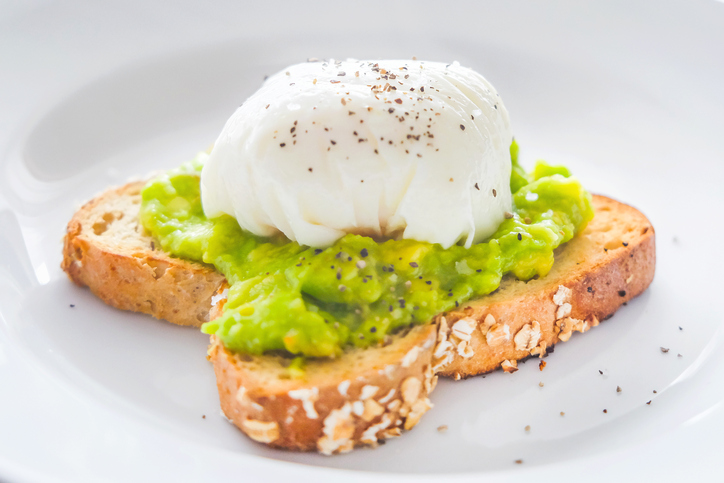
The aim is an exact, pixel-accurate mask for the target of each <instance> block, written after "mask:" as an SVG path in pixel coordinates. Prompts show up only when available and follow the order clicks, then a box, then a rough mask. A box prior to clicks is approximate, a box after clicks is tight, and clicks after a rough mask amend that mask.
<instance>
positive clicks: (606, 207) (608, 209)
mask: <svg viewBox="0 0 724 483" xmlns="http://www.w3.org/2000/svg"><path fill="white" fill-rule="evenodd" d="M596 211H599V212H600V211H611V207H610V206H602V207H601V208H598V209H597V210H596Z"/></svg>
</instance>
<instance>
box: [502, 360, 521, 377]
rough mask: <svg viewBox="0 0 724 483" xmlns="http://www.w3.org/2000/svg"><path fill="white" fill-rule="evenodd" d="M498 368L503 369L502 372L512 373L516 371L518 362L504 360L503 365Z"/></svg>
mask: <svg viewBox="0 0 724 483" xmlns="http://www.w3.org/2000/svg"><path fill="white" fill-rule="evenodd" d="M500 367H502V368H503V370H504V371H505V372H507V373H509V374H512V373H514V372H515V371H517V370H518V361H516V360H512V361H511V360H507V359H506V360H504V361H503V363H502V364H501V365H500Z"/></svg>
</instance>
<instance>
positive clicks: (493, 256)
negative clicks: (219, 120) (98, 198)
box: [140, 142, 593, 357]
mask: <svg viewBox="0 0 724 483" xmlns="http://www.w3.org/2000/svg"><path fill="white" fill-rule="evenodd" d="M510 152H511V162H512V164H513V171H512V176H511V180H510V186H511V191H512V193H513V204H514V210H513V213H512V214H511V215H512V216H510V217H508V215H506V220H505V221H503V223H501V225H500V226H499V227H498V230H497V231H496V232H495V233H494V234H493V235H492V236H491V237H490V238H489V239H488V240H486V241H484V242H482V243H478V244H475V245H473V246H471V247H470V248H464V247H463V246H459V245H455V246H452V247H450V248H448V249H443V248H442V247H441V246H440V245H433V244H430V243H425V242H418V241H415V240H387V241H384V242H379V241H375V240H374V239H372V238H369V237H365V236H359V235H351V234H349V235H346V236H344V237H343V238H341V239H340V240H338V241H337V242H336V243H335V244H334V245H332V246H331V247H329V248H326V249H315V248H313V247H308V246H303V245H299V244H298V243H296V242H292V241H290V240H288V239H287V238H285V237H283V236H279V237H273V238H262V237H258V236H255V235H253V234H251V233H249V232H246V231H244V230H242V229H241V228H240V227H239V225H238V224H237V222H236V220H235V219H234V218H232V217H230V216H226V215H225V216H221V217H218V218H214V219H208V218H206V217H205V216H204V212H203V209H202V207H201V197H200V186H199V176H200V173H201V169H202V167H203V163H204V161H205V159H206V158H207V155H206V154H203V153H202V154H199V155H198V156H197V157H196V158H195V159H194V160H193V161H191V162H189V163H186V164H184V165H183V166H181V167H180V168H178V169H174V170H171V171H169V172H167V173H165V174H163V175H161V176H160V177H158V178H156V179H154V180H152V181H150V182H149V183H148V184H147V185H146V187H145V188H144V190H143V202H142V205H141V212H140V217H141V223H142V224H143V226H144V227H145V228H146V229H147V230H148V231H149V232H150V233H151V234H152V235H153V236H154V237H155V238H156V239H157V240H158V242H160V244H161V247H162V248H163V249H164V250H165V251H167V252H168V253H170V254H172V255H173V256H176V257H180V258H185V259H188V260H194V261H198V262H204V263H207V264H211V265H213V266H214V267H216V269H217V270H218V271H219V272H221V273H223V274H224V276H226V279H227V280H228V282H229V284H230V289H229V292H228V296H227V302H226V304H225V306H224V310H223V315H222V316H221V317H219V318H217V319H216V320H213V321H211V322H207V323H205V324H204V325H203V327H202V329H201V330H202V331H203V332H205V333H207V334H214V335H216V336H217V337H218V338H219V339H220V340H221V342H222V343H223V344H224V346H225V347H226V348H228V349H229V350H231V351H233V352H240V353H248V354H262V353H265V352H269V351H283V352H287V353H291V354H294V355H298V356H307V357H325V356H331V357H333V356H336V355H338V354H340V353H341V352H342V351H343V350H344V349H345V347H349V346H357V347H368V346H373V345H377V344H380V343H382V342H383V341H384V339H385V338H386V337H388V336H389V335H390V334H393V333H394V332H395V331H396V330H399V329H401V328H403V327H404V326H409V325H410V324H422V323H425V322H427V321H429V320H431V319H432V318H433V317H434V316H435V315H437V314H439V313H440V312H444V311H449V310H452V309H455V308H456V307H458V306H460V305H461V304H463V303H465V302H466V301H468V300H470V299H473V298H476V297H480V296H483V295H486V294H489V293H491V292H493V291H494V290H495V289H496V288H498V286H499V284H500V280H501V278H502V277H503V275H505V274H507V273H511V274H513V275H514V276H516V277H517V278H519V279H521V280H528V279H531V278H533V277H535V276H541V277H542V276H545V275H546V274H547V273H548V272H549V271H550V269H551V267H552V266H553V251H554V250H555V249H556V247H558V246H559V245H561V244H562V243H565V242H567V241H568V240H570V239H571V238H572V237H573V236H575V235H576V234H577V233H579V232H580V231H582V230H583V229H584V228H585V226H586V224H587V223H588V222H589V221H590V220H591V219H592V218H593V208H592V206H591V196H590V195H589V194H588V193H587V192H586V191H585V190H584V189H583V187H582V186H581V184H580V182H579V181H578V180H577V179H576V178H573V177H571V176H570V173H569V172H568V170H567V169H566V168H563V167H554V166H550V165H548V164H545V163H543V162H540V161H539V162H538V163H537V165H536V166H535V169H534V170H533V172H532V173H526V172H525V171H524V170H523V169H522V168H521V167H520V165H519V164H518V161H517V157H518V146H517V145H516V143H515V142H513V145H512V146H511V149H510Z"/></svg>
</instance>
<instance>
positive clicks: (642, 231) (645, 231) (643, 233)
mask: <svg viewBox="0 0 724 483" xmlns="http://www.w3.org/2000/svg"><path fill="white" fill-rule="evenodd" d="M648 232H649V227H648V226H646V227H644V228H643V229H642V230H641V234H642V235H645V234H646V233H648Z"/></svg>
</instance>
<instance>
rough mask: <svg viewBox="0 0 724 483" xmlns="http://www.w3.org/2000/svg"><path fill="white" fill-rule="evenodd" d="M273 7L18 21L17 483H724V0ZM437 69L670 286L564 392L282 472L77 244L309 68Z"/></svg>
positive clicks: (553, 367)
mask: <svg viewBox="0 0 724 483" xmlns="http://www.w3.org/2000/svg"><path fill="white" fill-rule="evenodd" d="M264 5H265V6H264V7H260V6H258V5H255V4H249V5H237V2H232V1H231V0H229V1H227V2H213V4H212V2H202V3H199V4H192V3H189V4H188V5H177V6H175V7H174V8H173V9H171V7H170V6H166V5H165V4H163V5H162V4H160V3H159V4H150V5H149V4H147V3H146V2H141V1H140V0H139V1H135V2H121V1H118V2H102V3H97V4H91V3H88V2H85V3H84V4H83V5H81V2H77V3H76V2H65V3H64V5H60V4H59V3H54V2H53V3H51V2H24V3H21V2H16V3H12V2H11V4H6V6H5V7H3V9H2V11H1V12H0V59H3V60H2V62H0V106H2V108H1V109H0V153H2V158H0V480H3V481H6V480H7V481H16V480H17V481H25V480H37V481H56V480H58V481H81V480H91V481H98V480H104V481H127V480H133V481H171V480H175V481H200V480H211V479H212V478H223V479H224V480H228V479H229V478H230V477H235V478H236V477H238V478H242V477H244V478H247V479H251V480H255V479H260V478H262V477H263V478H265V479H267V480H276V479H282V478H284V479H286V480H289V479H291V478H293V479H294V480H301V481H307V480H308V481H312V480H313V481H319V480H320V479H323V478H330V479H335V480H337V479H339V478H341V477H342V476H344V477H345V478H348V479H358V480H365V481H368V480H369V481H372V480H374V481H385V480H388V479H389V480H393V479H394V480H400V479H404V476H408V477H410V478H412V479H419V478H422V477H423V476H425V477H427V478H430V479H443V476H444V478H445V479H450V478H451V477H453V476H455V477H458V478H459V479H470V480H475V481H492V480H495V481H523V480H525V481H530V480H531V479H534V480H537V481H548V480H553V479H554V478H555V479H561V478H563V479H573V478H577V479H581V478H583V479H584V481H612V479H613V478H618V479H622V478H623V479H630V480H638V481H641V480H653V479H654V478H658V479H659V480H669V479H679V480H681V479H682V478H683V480H684V481H687V480H688V481H691V478H692V476H695V477H697V478H698V479H699V480H716V479H717V476H716V475H719V474H721V472H722V471H724V461H723V460H722V458H721V453H722V449H724V448H723V445H722V443H721V438H720V435H721V434H722V431H723V430H724V346H723V342H724V341H723V335H722V330H721V326H722V321H723V320H724V311H723V310H722V304H721V298H722V297H721V295H720V286H721V283H720V274H721V272H722V269H723V268H724V267H723V266H722V261H721V260H722V258H721V250H722V248H721V239H722V236H723V235H724V230H722V223H721V221H720V220H719V215H720V210H721V208H720V207H721V206H722V205H724V194H723V190H722V188H721V183H722V179H724V163H722V161H723V160H724V136H722V134H721V133H722V128H724V114H723V113H724V89H722V82H723V81H724V4H722V3H719V2H714V1H709V2H704V1H701V2H678V3H677V2H666V3H660V2H653V1H652V2H634V3H632V2H625V1H620V2H573V1H570V2H546V3H545V4H544V3H542V2H535V1H530V2H504V1H496V2H482V3H481V2H475V3H473V2H465V3H459V2H455V3H453V2H448V3H440V2H427V1H422V2H414V3H412V2H411V3H405V4H393V5H390V4H389V3H388V2H361V3H360V5H359V6H355V7H352V6H345V5H342V4H339V3H338V2H326V3H317V4H313V5H309V4H308V3H307V2H297V3H295V4H291V3H268V2H267V3H265V4H264ZM412 55H417V56H418V57H421V58H422V57H424V58H427V59H431V60H450V61H451V60H459V61H460V62H461V63H463V64H464V65H468V66H471V67H474V68H476V69H477V70H479V71H481V72H482V73H483V74H484V75H486V76H487V77H488V78H489V79H490V80H491V81H492V82H493V83H494V84H495V86H496V87H497V88H498V90H499V91H500V92H501V93H502V96H503V98H504V99H505V102H506V105H507V107H508V110H509V111H510V114H511V119H512V122H513V127H514V130H515V133H516V137H517V139H518V140H519V142H520V144H521V146H522V157H523V161H524V163H526V164H528V165H530V164H531V163H532V161H533V160H534V159H535V158H537V157H544V158H546V159H548V160H549V161H551V162H556V163H564V164H567V165H568V166H569V167H570V168H571V169H572V170H573V171H574V172H575V173H576V174H577V175H578V176H579V177H580V178H581V179H582V180H583V181H584V184H585V185H586V186H587V187H588V188H589V189H591V190H592V191H595V192H600V193H605V194H608V195H609V196H613V197H616V198H619V199H621V200H625V201H627V202H629V203H631V204H633V205H635V206H637V207H639V208H640V209H642V210H643V211H644V212H645V213H646V214H647V215H648V216H649V217H650V219H651V221H652V222H653V224H654V226H655V227H656V231H657V242H658V249H657V255H658V266H657V274H656V279H655V280H654V283H653V284H652V285H651V287H650V289H649V290H648V291H647V292H646V293H645V294H644V295H643V296H641V297H639V298H638V299H636V300H635V301H633V302H631V303H629V304H628V306H627V307H624V308H622V310H620V311H619V312H618V313H617V314H616V316H615V317H614V318H613V319H611V320H609V321H607V322H605V323H604V324H602V325H601V326H600V327H598V328H597V329H595V330H593V331H591V332H589V333H587V334H586V335H585V336H579V335H576V336H574V337H573V338H572V339H571V341H570V342H568V343H565V344H561V345H559V346H558V347H557V348H556V352H555V354H553V355H552V356H551V357H549V358H548V359H547V362H548V366H547V367H546V369H545V370H544V371H543V372H540V371H539V370H538V367H537V364H535V363H529V364H525V365H523V366H522V370H520V371H518V372H517V373H516V374H515V375H508V374H505V373H495V374H492V375H490V376H488V377H486V378H473V379H470V380H467V381H463V382H457V383H456V382H450V381H443V382H442V383H441V384H440V386H439V388H438V389H437V391H435V393H434V394H433V397H432V399H433V402H434V403H435V406H436V407H435V409H434V410H432V411H431V412H429V413H428V414H427V415H426V416H425V417H424V418H423V420H422V422H421V423H420V424H419V425H418V426H417V427H416V428H415V429H414V430H413V431H412V432H410V433H407V434H405V435H404V436H403V437H402V438H398V439H396V440H393V441H390V442H389V443H388V444H387V445H385V446H383V447H381V448H379V449H376V450H368V449H362V450H357V451H354V452H352V453H351V454H348V455H343V456H336V457H322V456H319V455H314V454H295V453H287V452H281V451H273V450H269V449H267V448H265V447H262V446H260V445H257V444H254V443H251V442H250V441H249V440H248V439H246V438H245V437H244V436H243V435H242V434H241V433H240V432H239V431H237V430H236V429H235V428H234V427H233V426H231V425H230V424H229V423H227V422H226V420H224V419H223V418H222V417H221V416H220V415H219V407H218V399H217V394H216V389H215V383H214V377H213V373H212V370H211V367H210V365H209V364H208V363H207V362H206V360H205V359H204V355H205V346H206V343H207V338H206V337H205V336H204V335H202V334H200V333H199V332H198V331H196V330H194V329H182V328H178V327H173V326H171V325H169V324H167V323H163V322H159V321H156V320H152V319H150V318H148V317H145V316H142V315H137V314H130V313H122V312H118V311H115V310H113V309H110V308H108V307H106V306H104V305H103V304H102V303H101V302H100V301H99V300H97V299H96V298H94V297H93V296H92V295H91V294H90V293H89V292H88V291H87V290H83V289H80V288H78V287H75V286H73V285H72V284H71V283H70V282H69V281H68V280H67V278H66V277H65V276H64V274H63V273H62V272H61V271H60V270H59V268H58V265H59V263H60V249H61V242H60V240H61V237H62V234H63V231H64V226H65V223H66V222H67V220H68V219H69V217H70V216H71V214H72V213H73V211H74V210H75V209H76V207H77V206H78V203H80V202H82V201H83V200H87V199H89V198H90V197H91V196H92V195H94V194H95V193H97V192H99V191H101V190H103V189H105V188H106V187H107V186H108V185H112V184H121V183H123V182H124V181H125V180H126V179H127V178H128V177H131V176H137V175H144V174H146V173H147V172H149V171H152V170H156V169H162V168H168V167H172V166H175V165H177V164H179V163H180V162H182V161H185V160H187V159H189V158H190V157H191V156H193V155H194V153H195V152H196V151H198V150H202V149H204V148H206V147H207V146H208V145H209V144H210V143H211V142H212V141H213V140H214V138H215V135H216V134H217V132H218V131H219V130H220V128H221V126H222V125H223V122H224V121H225V119H226V117H227V116H228V115H230V114H231V112H232V111H233V110H234V108H235V107H236V106H237V105H238V104H240V103H241V102H242V101H243V100H244V99H245V97H246V96H248V95H249V94H250V93H251V92H252V91H253V90H254V89H255V88H256V86H258V85H259V83H260V81H261V80H262V78H263V76H264V74H268V73H271V72H273V71H275V70H277V69H279V68H282V67H283V66H284V65H285V64H288V63H292V62H296V61H301V60H303V59H305V58H306V57H309V56H316V57H357V58H365V57H381V58H385V57H387V58H389V57H403V58H404V57H410V56H412ZM71 304H72V305H74V307H72V306H71ZM679 327H681V329H679ZM661 347H667V348H670V351H669V352H668V353H662V351H661V349H660V348H661ZM678 354H681V357H677V355H678ZM600 372H603V374H601V373H600ZM539 382H543V383H545V385H544V387H540V386H539ZM616 386H621V388H622V389H623V392H621V393H620V394H618V393H617V392H616ZM649 400H650V401H652V402H651V404H650V405H647V404H646V403H647V401H649ZM604 409H606V410H607V413H604V412H603V410H604ZM561 411H564V412H565V416H561V415H560V413H561ZM204 416H205V418H204ZM441 424H446V425H447V426H448V427H449V430H448V431H447V432H446V433H439V432H438V431H436V428H437V427H438V426H439V425H441ZM527 425H530V427H531V429H530V431H529V432H526V431H525V430H524V428H525V426H527ZM518 459H522V460H523V463H522V464H515V460H518Z"/></svg>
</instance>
